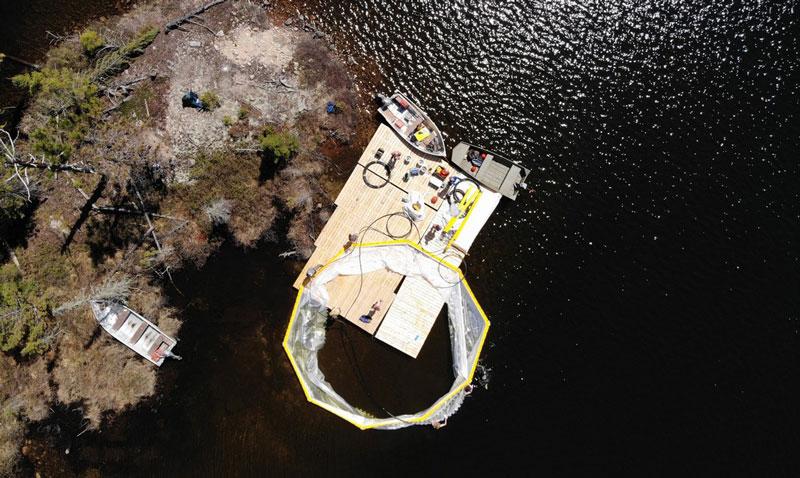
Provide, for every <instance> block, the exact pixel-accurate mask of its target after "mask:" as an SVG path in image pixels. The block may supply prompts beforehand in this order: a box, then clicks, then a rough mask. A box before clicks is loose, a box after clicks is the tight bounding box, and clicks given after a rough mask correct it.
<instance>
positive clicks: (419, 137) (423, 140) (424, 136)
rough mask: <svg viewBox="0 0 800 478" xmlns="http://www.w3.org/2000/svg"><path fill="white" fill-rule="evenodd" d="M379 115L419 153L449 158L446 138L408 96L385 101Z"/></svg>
mask: <svg viewBox="0 0 800 478" xmlns="http://www.w3.org/2000/svg"><path fill="white" fill-rule="evenodd" d="M378 113H380V115H381V116H382V117H383V118H384V119H385V120H386V122H387V123H389V126H390V127H391V128H392V129H393V130H394V132H395V133H397V134H398V135H399V136H400V137H401V138H403V141H405V142H406V143H408V145H409V146H410V147H411V148H412V149H414V150H415V151H417V152H418V153H420V154H425V155H429V156H435V157H437V158H446V157H447V150H446V148H445V144H444V136H442V132H441V131H440V130H439V127H438V126H436V124H435V123H434V122H433V121H431V119H430V118H429V117H428V115H427V114H426V113H425V111H423V110H422V108H420V107H419V106H417V105H416V104H414V103H413V102H412V101H411V100H409V99H408V98H407V97H406V96H404V95H402V94H400V93H395V94H394V95H392V97H391V98H388V99H385V100H384V101H383V105H382V106H381V107H380V108H378Z"/></svg>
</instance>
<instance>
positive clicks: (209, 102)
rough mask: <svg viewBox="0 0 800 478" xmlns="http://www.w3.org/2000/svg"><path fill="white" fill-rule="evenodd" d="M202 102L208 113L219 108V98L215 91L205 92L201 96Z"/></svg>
mask: <svg viewBox="0 0 800 478" xmlns="http://www.w3.org/2000/svg"><path fill="white" fill-rule="evenodd" d="M200 101H202V102H203V109H204V110H206V111H214V110H215V109H217V108H219V105H220V101H219V96H217V94H216V93H214V92H213V91H205V92H203V94H202V95H200Z"/></svg>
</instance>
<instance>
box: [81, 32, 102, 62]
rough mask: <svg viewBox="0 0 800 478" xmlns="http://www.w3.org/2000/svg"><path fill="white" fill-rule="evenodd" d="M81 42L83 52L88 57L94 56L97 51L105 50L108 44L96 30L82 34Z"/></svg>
mask: <svg viewBox="0 0 800 478" xmlns="http://www.w3.org/2000/svg"><path fill="white" fill-rule="evenodd" d="M80 42H81V47H83V52H84V53H86V55H88V56H94V54H95V53H97V50H99V49H100V48H103V46H104V45H105V43H106V42H105V40H104V39H103V37H102V36H100V34H99V33H97V32H96V31H94V30H86V31H84V32H83V33H81V36H80Z"/></svg>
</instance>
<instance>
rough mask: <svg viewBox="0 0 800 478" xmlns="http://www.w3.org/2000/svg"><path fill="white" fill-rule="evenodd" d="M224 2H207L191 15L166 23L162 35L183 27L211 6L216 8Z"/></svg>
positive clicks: (219, 0)
mask: <svg viewBox="0 0 800 478" xmlns="http://www.w3.org/2000/svg"><path fill="white" fill-rule="evenodd" d="M224 2H225V0H214V1H213V2H209V3H207V4H205V5H203V6H202V7H200V8H198V9H197V10H195V11H193V12H191V13H189V14H188V15H184V16H182V17H180V18H178V19H177V20H173V21H171V22H169V23H167V25H166V26H165V27H164V33H169V32H170V31H172V30H175V29H176V28H178V27H179V26H181V25H183V24H184V23H187V22H188V21H189V20H191V19H192V18H194V17H196V16H197V15H200V14H201V13H203V12H205V11H206V10H208V9H209V8H211V7H213V6H216V5H219V4H220V3H224Z"/></svg>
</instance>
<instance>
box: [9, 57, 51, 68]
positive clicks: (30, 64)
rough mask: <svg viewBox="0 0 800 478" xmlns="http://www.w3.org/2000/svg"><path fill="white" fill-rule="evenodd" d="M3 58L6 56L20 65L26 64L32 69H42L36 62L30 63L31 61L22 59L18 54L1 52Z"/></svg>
mask: <svg viewBox="0 0 800 478" xmlns="http://www.w3.org/2000/svg"><path fill="white" fill-rule="evenodd" d="M3 58H7V59H9V60H11V61H13V62H16V63H19V64H20V65H25V66H27V67H29V68H33V69H34V70H41V69H42V67H41V66H40V65H37V64H36V63H31V62H29V61H27V60H23V59H22V58H20V57H18V56H13V55H9V54H3Z"/></svg>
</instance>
